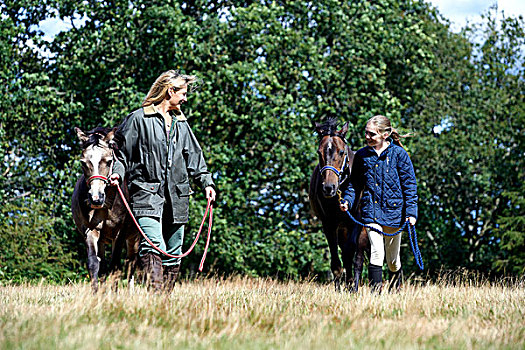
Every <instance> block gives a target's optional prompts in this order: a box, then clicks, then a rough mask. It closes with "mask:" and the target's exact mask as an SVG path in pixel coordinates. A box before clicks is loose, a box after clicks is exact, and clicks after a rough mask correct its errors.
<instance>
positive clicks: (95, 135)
mask: <svg viewBox="0 0 525 350" xmlns="http://www.w3.org/2000/svg"><path fill="white" fill-rule="evenodd" d="M111 130H112V128H105V127H103V126H97V127H96V128H94V129H93V130H90V131H88V132H87V135H88V136H89V139H88V140H87V141H85V142H84V143H83V144H82V147H83V148H88V147H89V146H91V145H93V146H99V145H100V141H101V140H103V139H104V138H105V137H106V135H107V134H108V133H109V132H110V131H111Z"/></svg>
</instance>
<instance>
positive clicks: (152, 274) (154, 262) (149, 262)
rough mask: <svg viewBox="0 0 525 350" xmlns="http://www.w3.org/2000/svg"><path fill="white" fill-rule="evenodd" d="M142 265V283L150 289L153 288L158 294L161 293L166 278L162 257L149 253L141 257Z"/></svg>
mask: <svg viewBox="0 0 525 350" xmlns="http://www.w3.org/2000/svg"><path fill="white" fill-rule="evenodd" d="M140 265H141V267H142V278H141V280H142V283H145V284H146V285H147V286H148V288H153V289H154V290H155V291H156V292H159V291H161V290H162V282H163V279H164V278H163V272H162V259H161V258H160V256H158V255H155V254H152V253H147V254H145V255H143V256H141V257H140Z"/></svg>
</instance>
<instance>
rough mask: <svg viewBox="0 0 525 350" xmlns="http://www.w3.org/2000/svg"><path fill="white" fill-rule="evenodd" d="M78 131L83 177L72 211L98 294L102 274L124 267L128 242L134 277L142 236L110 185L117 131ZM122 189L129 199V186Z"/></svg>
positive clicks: (130, 267)
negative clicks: (108, 248)
mask: <svg viewBox="0 0 525 350" xmlns="http://www.w3.org/2000/svg"><path fill="white" fill-rule="evenodd" d="M75 131H76V133H77V136H78V138H79V139H80V141H81V142H82V156H81V158H80V162H81V164H82V172H83V174H82V176H81V177H80V178H79V179H78V181H77V183H76V186H75V190H74V192H73V197H72V200H71V209H72V212H73V219H74V221H75V225H76V227H77V230H78V231H79V232H80V233H81V234H82V235H84V238H85V240H86V245H87V255H88V270H89V275H90V277H91V284H92V287H93V291H95V292H96V291H97V290H98V278H99V274H101V273H104V272H114V271H116V270H117V268H118V267H120V253H121V250H122V246H123V244H124V242H126V248H127V259H126V265H127V272H128V278H131V276H132V274H133V271H134V267H135V258H136V255H137V251H138V242H139V237H138V231H137V229H136V227H135V225H133V224H132V223H131V220H130V219H129V217H128V213H127V211H126V207H125V205H124V203H123V201H122V199H121V198H120V195H119V193H118V190H117V188H116V187H114V186H109V184H108V177H109V176H110V175H111V170H112V167H113V162H114V159H113V158H114V157H113V148H112V147H113V146H114V145H113V141H112V140H113V136H114V133H115V129H111V128H101V127H98V128H95V129H93V130H91V131H89V132H88V133H87V134H86V133H84V132H83V131H82V130H80V129H79V128H75ZM121 188H122V191H123V192H124V194H125V196H126V197H127V196H128V190H127V186H126V184H125V183H124V184H122V186H121ZM126 199H127V198H126ZM108 243H111V244H112V252H111V259H110V264H109V268H108V269H107V271H104V270H105V269H104V267H105V266H104V263H105V259H104V255H105V254H104V253H105V244H108ZM101 263H102V269H101Z"/></svg>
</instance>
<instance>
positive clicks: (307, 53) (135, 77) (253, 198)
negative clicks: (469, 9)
mask: <svg viewBox="0 0 525 350" xmlns="http://www.w3.org/2000/svg"><path fill="white" fill-rule="evenodd" d="M19 4H20V5H19ZM37 11H43V14H41V15H40V14H37V13H36V12H37ZM51 11H56V15H57V16H58V17H60V18H73V17H75V18H83V19H85V22H84V24H83V25H81V26H73V28H72V29H71V30H68V31H65V32H62V33H60V34H58V35H57V36H56V37H55V38H54V40H53V41H52V42H50V43H46V42H44V41H42V40H41V38H40V37H41V34H39V33H38V31H37V30H35V29H31V28H34V27H31V25H34V24H36V23H38V21H39V20H41V19H42V18H45V17H46V16H48V14H50V13H54V12H51ZM33 12H35V13H33ZM2 13H3V18H5V19H6V21H3V22H2V24H1V27H0V28H1V30H2V34H5V35H3V36H2V39H1V40H0V45H1V46H0V48H1V49H2V52H6V53H8V54H7V55H3V56H2V58H0V62H1V64H2V68H5V69H4V70H3V72H2V73H0V74H3V75H2V79H5V83H6V84H4V86H6V87H5V90H3V91H4V98H3V99H2V101H1V102H0V103H2V109H1V110H2V111H5V110H8V109H7V107H9V108H10V109H9V110H11V111H12V114H10V115H9V117H8V116H7V115H6V114H5V113H2V116H1V119H0V123H1V124H0V125H1V128H0V133H1V139H0V142H1V144H2V149H1V152H2V154H1V155H2V156H3V157H4V158H3V159H4V163H2V164H1V166H2V167H3V168H2V174H4V175H3V176H2V177H1V178H0V181H2V187H1V189H2V190H1V191H2V192H1V193H0V199H1V197H2V196H3V198H7V197H9V198H17V199H16V200H15V201H13V203H12V208H15V206H18V207H25V208H27V207H29V206H31V205H32V204H33V202H34V201H35V198H39V199H40V201H38V203H40V202H41V203H43V204H45V205H47V206H49V207H51V208H52V209H51V210H50V211H49V212H48V214H46V215H47V219H46V222H51V223H52V224H53V230H52V231H51V230H44V231H45V232H47V233H46V235H45V237H47V238H46V239H47V241H48V242H49V241H50V239H51V240H52V241H53V239H54V238H55V237H56V238H57V240H54V241H53V242H62V243H61V244H63V243H67V244H66V245H65V246H63V251H64V254H65V255H66V256H71V257H75V258H78V259H80V261H82V256H83V254H84V253H83V251H84V247H83V243H82V240H83V237H80V235H78V234H76V233H75V231H74V229H73V223H72V220H71V217H70V214H69V209H68V206H69V197H70V195H71V191H72V187H73V184H74V181H75V178H76V177H77V176H78V175H79V171H80V167H79V166H78V163H77V162H76V159H77V157H78V155H79V150H78V145H77V140H76V137H75V136H74V133H73V127H74V126H79V127H81V128H83V129H91V128H93V127H95V126H97V125H104V126H114V125H117V124H118V123H120V121H121V120H122V119H123V118H124V117H125V116H126V115H127V114H128V113H129V112H131V111H133V110H134V109H136V108H138V107H139V106H140V103H141V100H142V99H143V97H144V95H145V93H146V92H147V90H148V89H149V87H150V85H151V84H152V82H153V81H154V79H155V78H156V77H157V76H158V75H159V74H160V73H161V72H162V71H164V70H167V69H180V70H181V71H182V72H184V73H193V74H196V75H198V76H199V77H200V78H201V83H200V84H199V85H200V86H199V88H198V90H197V91H195V92H193V93H192V94H191V96H190V98H189V103H188V105H187V106H185V113H186V114H187V116H188V117H189V119H190V124H191V125H192V129H193V130H194V132H195V134H196V135H197V137H198V139H199V140H200V141H201V145H202V146H203V148H204V152H205V155H206V156H207V161H208V165H209V167H210V169H211V171H212V172H213V173H214V178H215V181H216V183H217V185H218V188H219V199H218V203H217V206H218V207H217V209H216V211H215V220H214V235H213V238H212V244H211V247H210V249H211V251H210V254H209V255H208V256H209V259H210V261H209V265H208V266H209V269H210V270H213V271H219V272H221V273H232V272H237V273H246V274H252V275H275V276H280V277H285V276H292V277H296V276H308V275H310V274H317V275H320V276H323V275H324V272H325V271H328V259H326V257H325V256H324V255H325V253H326V249H327V248H326V243H325V239H324V236H323V234H322V232H321V228H320V224H319V222H318V221H316V220H315V219H314V218H312V217H311V214H310V211H309V205H308V198H307V192H308V191H307V190H308V188H307V186H308V184H309V177H310V174H311V172H312V171H313V168H314V166H315V163H316V161H317V159H316V152H315V150H316V147H317V139H316V137H315V134H314V131H313V127H312V124H313V122H314V121H320V120H321V119H322V118H325V117H327V116H332V115H335V116H337V117H338V118H339V120H340V121H341V122H344V121H350V124H351V127H350V130H349V133H348V135H347V136H348V140H349V142H350V144H351V145H352V148H353V149H358V148H360V147H362V145H363V137H362V131H363V129H364V123H365V122H366V120H367V119H368V118H369V117H371V116H373V115H375V114H384V115H387V116H388V117H390V118H391V119H392V121H393V123H394V124H395V125H396V126H401V127H402V129H404V130H406V131H414V132H415V134H416V137H414V138H412V139H409V140H407V142H406V146H407V149H408V150H409V152H410V154H411V157H412V159H413V161H414V164H415V168H416V172H417V177H418V181H419V191H420V197H421V208H420V220H419V222H418V232H419V233H420V244H421V249H422V252H423V258H424V259H425V262H427V266H429V267H430V270H431V271H435V270H436V269H439V268H440V267H441V266H442V265H444V266H446V267H455V266H459V265H463V266H467V267H469V268H477V269H485V270H488V269H490V268H491V266H493V263H495V264H496V265H495V266H496V267H498V268H502V269H503V268H505V269H506V271H508V272H511V271H512V272H519V269H513V268H512V266H513V265H516V266H519V262H520V261H523V260H519V259H523V256H522V255H520V253H516V251H517V250H518V248H519V247H522V245H523V240H522V239H521V236H522V235H520V233H521V232H522V231H523V225H522V224H523V223H522V222H521V221H520V220H519V217H520V215H521V216H522V213H523V209H522V208H523V200H522V195H521V193H522V192H523V191H522V190H523V181H522V180H523V172H520V171H517V170H519V169H522V168H523V166H522V165H523V164H522V162H523V160H522V159H521V158H523V157H521V155H520V154H521V153H522V151H523V133H522V130H521V129H522V127H521V125H522V124H523V118H522V116H523V105H522V104H520V101H521V100H523V98H520V97H521V95H522V94H523V67H521V66H520V65H519V62H520V59H521V58H520V53H521V52H522V51H520V50H516V49H515V48H516V47H521V45H523V22H522V19H519V20H517V19H506V20H505V21H503V22H502V27H501V28H499V27H498V26H497V23H496V21H494V20H493V19H492V17H490V18H489V19H487V28H485V29H486V30H485V31H482V34H480V32H475V31H465V32H463V33H461V34H453V33H451V32H450V31H449V28H448V25H447V23H446V21H444V20H443V18H441V17H440V15H439V13H438V12H437V11H436V10H435V9H433V8H431V7H430V5H428V4H426V3H424V2H422V1H412V0H406V1H393V0H375V1H360V2H350V1H336V0H321V1H317V2H289V1H272V2H267V1H238V2H235V6H233V3H232V2H228V1H211V0H195V1H180V2H179V1H174V0H166V1H144V0H134V1H131V2H130V1H121V0H118V1H112V2H106V1H92V0H89V1H84V2H74V1H66V0H55V1H53V2H42V3H40V2H39V3H37V2H32V1H26V2H24V3H19V2H17V3H16V4H15V3H14V2H10V3H8V4H6V5H3V7H2ZM483 35H486V37H484V38H486V39H484V40H482V41H481V42H480V41H478V39H477V38H479V37H480V36H483ZM29 38H31V39H32V40H33V42H35V43H36V44H35V45H37V47H39V48H40V52H44V51H46V50H47V52H49V56H47V58H45V57H41V56H39V55H38V52H37V51H34V50H32V49H29V48H27V47H26V46H27V45H25V46H24V44H25V43H26V41H27V40H28V39H29ZM13 43H15V45H12V44H13ZM11 57H12V59H11ZM521 62H522V61H521ZM44 72H45V73H44ZM436 126H439V127H441V128H442V130H441V131H440V132H437V130H439V129H436ZM36 130H38V132H35V131H36ZM495 140H496V141H495ZM38 205H40V204H38ZM204 206H205V201H204V198H203V196H202V195H200V194H198V195H196V196H195V201H194V203H193V205H192V206H191V217H192V222H191V223H190V228H189V231H191V228H192V227H193V228H195V227H196V226H197V221H198V220H199V219H200V217H201V216H202V214H203V212H204ZM18 207H17V208H18ZM16 210H18V209H16ZM16 210H15V209H13V210H12V211H8V212H5V214H3V215H5V217H6V218H8V217H9V215H14V213H15V211H16ZM20 212H28V211H27V210H26V211H24V210H21V211H20ZM516 225H518V226H516ZM28 227H29V226H28ZM46 227H47V226H46ZM510 227H517V228H516V229H514V230H511V229H509V228H510ZM0 237H1V236H0ZM199 249H200V248H199ZM521 251H522V250H521ZM70 253H71V254H72V255H68V254H70ZM73 253H74V254H73ZM404 254H405V256H406V257H407V258H408V259H412V258H411V257H410V255H411V254H410V252H409V250H408V249H404ZM50 255H52V254H51V253H50ZM197 255H198V254H196V255H193V256H191V257H189V258H188V259H187V260H185V262H184V264H187V265H189V266H193V265H196V263H197V261H198V260H197V259H198V258H199V257H198V256H197ZM514 262H515V263H514ZM522 265H523V264H521V266H522ZM70 266H71V269H72V270H73V269H76V268H77V267H76V266H73V265H70ZM405 266H407V269H408V270H409V271H411V269H413V268H414V266H415V264H405ZM62 275H63V274H57V275H55V276H62ZM57 278H58V277H57Z"/></svg>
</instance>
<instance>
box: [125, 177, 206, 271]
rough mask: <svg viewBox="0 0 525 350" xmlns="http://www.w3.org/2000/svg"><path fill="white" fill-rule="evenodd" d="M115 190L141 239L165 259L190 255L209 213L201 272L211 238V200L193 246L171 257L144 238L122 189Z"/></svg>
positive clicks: (200, 266)
mask: <svg viewBox="0 0 525 350" xmlns="http://www.w3.org/2000/svg"><path fill="white" fill-rule="evenodd" d="M117 189H118V193H119V194H120V198H122V202H123V203H124V205H125V206H126V209H127V210H128V213H129V215H130V216H131V218H132V219H133V222H134V223H135V225H136V226H137V228H138V229H139V232H140V233H141V235H142V237H144V239H145V240H146V241H147V242H148V243H149V244H150V245H151V246H152V247H153V248H154V249H155V250H157V251H158V252H159V253H161V254H163V255H165V256H167V257H170V258H176V259H178V258H184V257H185V256H187V255H188V254H190V253H191V251H192V250H193V248H194V247H195V245H196V244H197V241H198V240H199V237H200V234H201V232H202V227H203V225H204V221H205V220H206V217H207V216H208V212H209V213H210V218H209V221H208V238H207V240H206V246H205V247H204V253H203V254H202V259H201V263H200V265H199V272H202V268H203V266H204V260H205V259H206V254H207V253H208V247H209V246H210V238H211V227H212V223H213V204H212V203H211V199H208V204H207V206H206V212H205V213H204V217H203V218H202V222H201V225H200V228H199V232H197V236H196V237H195V240H194V241H193V244H192V245H191V246H190V248H189V249H188V251H187V252H186V253H183V254H181V255H172V254H169V253H166V252H165V251H163V250H162V249H160V248H159V247H157V246H156V245H155V244H153V242H152V241H151V240H150V239H149V238H148V236H146V234H145V233H144V231H142V228H141V227H140V225H139V223H138V222H137V219H136V218H135V216H134V215H133V212H132V211H131V208H130V206H129V204H128V201H127V200H126V198H125V196H124V193H123V192H122V189H121V188H120V185H117Z"/></svg>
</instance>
